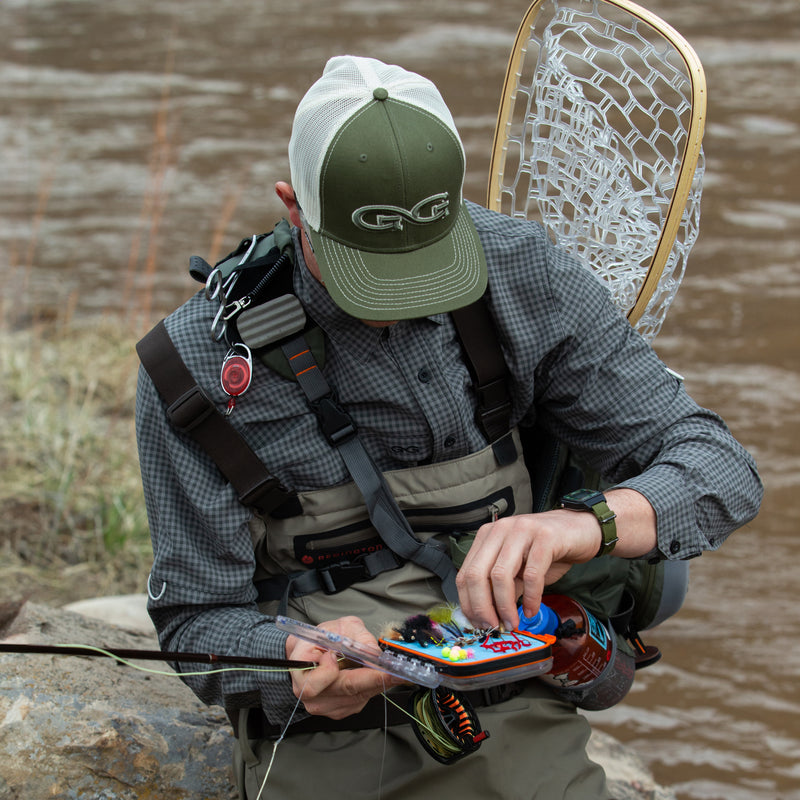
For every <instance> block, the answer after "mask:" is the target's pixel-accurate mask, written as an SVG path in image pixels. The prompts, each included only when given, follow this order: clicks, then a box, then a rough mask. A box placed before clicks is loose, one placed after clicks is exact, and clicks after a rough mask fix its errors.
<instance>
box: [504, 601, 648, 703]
mask: <svg viewBox="0 0 800 800" xmlns="http://www.w3.org/2000/svg"><path fill="white" fill-rule="evenodd" d="M519 629H520V630H521V631H527V632H529V633H549V634H552V635H553V636H555V637H556V643H555V644H554V645H553V667H552V669H551V670H550V672H548V673H547V674H546V675H543V676H542V677H541V679H540V680H542V681H544V682H545V683H547V684H548V685H549V686H550V687H551V688H552V689H553V690H554V691H555V692H556V694H558V695H559V696H560V697H564V698H565V699H567V700H570V701H571V702H573V703H574V704H575V705H576V706H578V707H579V708H585V709H588V710H593V711H599V710H600V709H604V708H610V707H611V706H613V705H615V704H616V703H618V702H619V701H620V700H622V698H623V697H625V695H626V694H627V693H628V690H629V689H630V688H631V684H632V683H633V676H634V670H635V662H634V658H633V656H631V655H628V654H627V653H624V652H622V651H621V650H620V649H619V648H618V647H617V637H616V634H615V633H614V630H613V629H612V628H611V627H610V626H606V625H604V624H603V623H602V622H600V620H598V619H597V617H595V616H594V615H593V614H591V613H590V612H589V611H587V610H586V608H584V607H583V606H582V605H581V604H580V603H579V602H577V601H576V600H573V599H572V598H570V597H566V596H565V595H561V594H551V595H545V596H544V597H543V598H542V603H541V605H540V606H539V611H538V612H537V613H536V615H535V616H533V617H526V616H525V614H524V612H523V610H522V608H521V607H520V609H519Z"/></svg>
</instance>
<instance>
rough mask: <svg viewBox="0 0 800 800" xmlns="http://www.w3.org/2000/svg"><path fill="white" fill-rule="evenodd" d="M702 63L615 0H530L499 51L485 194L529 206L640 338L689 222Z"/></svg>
mask: <svg viewBox="0 0 800 800" xmlns="http://www.w3.org/2000/svg"><path fill="white" fill-rule="evenodd" d="M704 117H705V79H704V76H703V71H702V66H701V65H700V62H699V59H698V58H697V56H696V54H695V53H694V51H693V50H692V49H691V47H690V46H689V45H688V44H687V43H686V41H685V40H684V39H683V38H682V37H681V36H680V34H678V33H677V32H676V31H674V30H673V29H672V28H670V27H669V26H668V25H667V24H666V23H665V22H663V20H661V19H659V18H658V17H656V16H655V15H653V14H651V13H650V12H648V11H646V10H644V9H642V8H641V7H639V6H636V5H634V4H633V3H629V2H622V0H537V2H534V3H533V5H532V6H531V7H530V9H529V11H528V14H527V15H526V17H525V19H524V20H523V22H522V25H521V26H520V30H519V33H518V35H517V40H516V43H515V46H514V49H513V51H512V54H511V58H510V60H509V66H508V73H507V76H506V85H505V88H504V92H503V101H502V104H501V107H500V113H499V116H498V122H497V128H496V131H495V144H494V150H493V155H492V163H491V167H490V183H489V197H488V205H489V207H490V208H494V209H496V210H498V211H501V212H503V213H506V214H509V215H511V216H514V217H525V218H527V219H538V220H539V221H541V222H542V223H543V224H544V225H545V227H547V229H548V230H549V231H550V233H551V235H552V236H553V237H554V239H555V240H556V241H557V242H558V243H559V244H560V245H561V246H562V247H563V248H565V249H566V250H568V251H570V252H571V253H573V254H574V255H576V256H577V257H579V258H580V259H582V260H583V261H584V262H585V263H587V264H588V265H589V266H590V267H591V268H592V269H593V270H594V271H595V272H596V274H597V275H598V276H599V277H600V278H601V279H602V280H603V281H604V282H605V283H606V284H607V285H608V287H609V289H610V290H611V292H612V294H613V296H614V298H615V300H616V302H617V303H618V304H619V306H620V307H621V308H623V309H624V311H625V312H626V313H627V314H628V318H629V320H630V321H631V324H633V325H634V326H635V327H636V328H637V330H639V332H640V333H642V335H644V336H645V337H646V338H648V339H652V338H654V337H655V335H656V334H657V333H658V331H659V329H660V328H661V324H662V322H663V320H664V316H665V315H666V312H667V310H668V308H669V306H670V304H671V303H672V300H673V298H674V297H675V293H676V292H677V290H678V287H679V285H680V282H681V280H682V278H683V275H684V272H685V269H686V261H687V257H688V255H689V251H690V250H691V248H692V246H693V244H694V242H695V240H696V239H697V234H698V226H699V222H700V197H701V193H702V178H703V172H704V159H703V152H702V147H701V141H702V135H703V123H704Z"/></svg>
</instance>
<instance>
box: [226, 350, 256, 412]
mask: <svg viewBox="0 0 800 800" xmlns="http://www.w3.org/2000/svg"><path fill="white" fill-rule="evenodd" d="M252 377H253V356H252V355H251V353H250V348H249V347H248V346H247V345H246V344H241V343H237V344H235V345H233V346H232V347H231V349H230V350H228V354H227V355H226V356H225V359H224V360H223V362H222V369H221V370H220V373H219V381H220V383H221V384H222V389H223V391H224V392H225V394H227V395H228V397H229V398H230V400H228V411H227V413H228V414H230V413H231V412H232V411H233V409H234V406H235V405H236V398H237V397H239V396H240V395H242V394H244V393H245V392H246V391H247V387H248V386H250V381H251V380H252Z"/></svg>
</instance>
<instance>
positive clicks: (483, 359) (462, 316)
mask: <svg viewBox="0 0 800 800" xmlns="http://www.w3.org/2000/svg"><path fill="white" fill-rule="evenodd" d="M450 315H451V316H452V318H453V323H454V324H455V326H456V332H457V333H458V337H459V339H460V341H461V346H462V348H463V350H464V355H465V356H466V360H467V366H468V368H469V370H470V374H471V375H472V379H473V381H474V382H475V391H476V393H477V396H478V410H477V416H476V421H477V423H478V427H479V428H480V429H481V431H482V432H483V434H484V436H486V438H487V439H488V440H489V441H490V442H492V443H493V444H494V445H495V455H496V456H497V458H498V461H499V463H501V464H505V463H508V461H507V459H508V458H511V459H512V460H513V458H515V457H516V453H511V452H510V451H509V452H507V453H506V452H504V451H505V450H506V449H507V448H506V446H505V445H503V446H500V447H498V445H499V444H500V442H501V441H502V442H503V443H505V442H509V443H510V439H509V438H506V434H507V433H508V432H509V430H510V427H511V394H510V389H509V383H510V381H511V375H510V373H509V371H508V367H507V366H506V362H505V358H504V356H503V350H502V348H501V347H500V341H499V339H498V337H497V329H496V328H495V324H494V321H493V320H492V317H491V315H490V314H489V309H488V308H487V306H486V300H485V299H484V297H480V298H479V299H478V300H476V301H475V302H474V303H471V304H470V305H468V306H464V307H463V308H458V309H456V310H455V311H451V312H450Z"/></svg>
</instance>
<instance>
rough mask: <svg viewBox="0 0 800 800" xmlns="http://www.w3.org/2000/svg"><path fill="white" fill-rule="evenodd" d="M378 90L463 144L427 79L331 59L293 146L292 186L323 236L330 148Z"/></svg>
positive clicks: (300, 118)
mask: <svg viewBox="0 0 800 800" xmlns="http://www.w3.org/2000/svg"><path fill="white" fill-rule="evenodd" d="M377 88H384V89H386V90H387V91H388V93H389V97H390V98H392V99H394V100H401V101H404V102H406V103H409V104H411V105H414V106H417V107H418V108H421V109H422V110H423V111H427V112H429V113H431V114H433V115H434V116H436V117H438V118H439V119H441V120H442V122H444V123H445V124H446V125H447V126H448V127H449V128H450V129H451V130H452V131H453V134H454V135H455V137H456V139H457V140H458V141H459V142H460V141H461V139H460V138H459V136H458V132H457V131H456V126H455V123H454V122H453V117H452V115H451V114H450V111H449V109H448V108H447V106H446V105H445V102H444V100H443V99H442V96H441V95H440V94H439V90H438V89H437V88H436V86H435V85H434V84H433V83H431V81H429V80H428V79H427V78H423V77H422V76H421V75H417V74H416V73H414V72H408V71H407V70H404V69H402V68H401V67H397V66H393V65H390V64H384V63H383V62H381V61H377V60H376V59H372V58H360V57H356V56H337V57H335V58H332V59H330V60H329V61H328V63H327V64H326V65H325V69H324V71H323V73H322V77H320V78H319V80H318V81H317V82H316V83H314V85H313V86H312V87H311V88H310V89H309V90H308V92H306V94H305V96H304V97H303V99H302V100H301V101H300V103H299V105H298V107H297V111H296V112H295V117H294V125H293V127H292V136H291V139H290V140H289V168H290V171H291V177H292V185H293V187H294V190H295V192H296V193H297V199H298V201H299V202H300V206H301V207H302V209H303V212H304V214H305V217H306V220H307V221H308V224H309V225H310V226H311V227H312V228H313V229H314V230H319V226H320V220H321V216H322V210H321V208H320V196H319V179H320V171H321V170H322V166H323V163H324V161H325V155H326V153H327V150H328V146H329V145H330V144H331V142H332V140H333V139H334V137H335V136H336V135H337V134H338V132H339V130H340V129H341V127H342V125H343V124H344V123H345V122H346V121H347V120H348V119H350V118H351V117H352V116H353V114H355V113H356V112H357V111H358V110H359V109H361V108H363V107H364V106H366V105H367V104H368V103H370V102H371V101H372V100H373V99H374V98H373V94H372V92H373V91H374V90H375V89H377ZM462 149H463V148H462Z"/></svg>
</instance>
